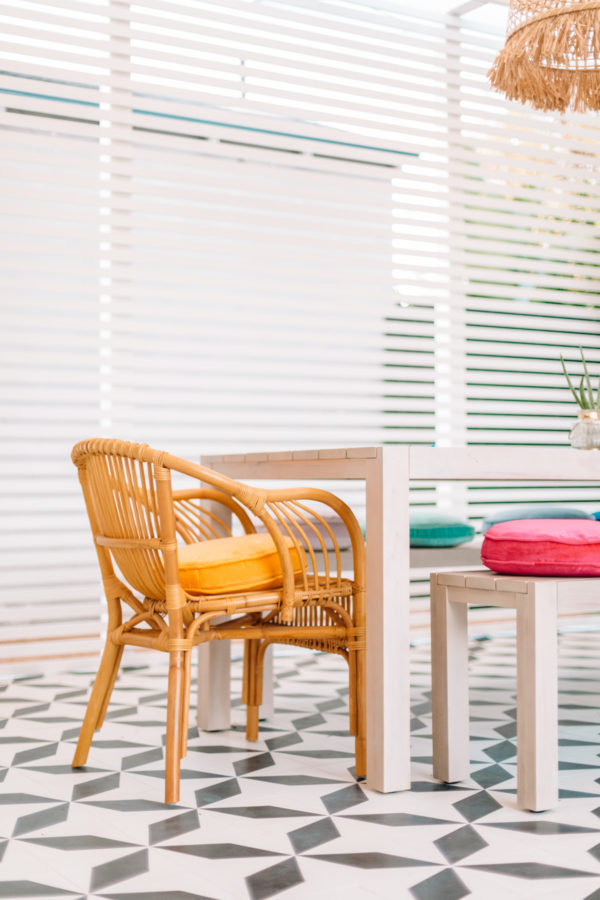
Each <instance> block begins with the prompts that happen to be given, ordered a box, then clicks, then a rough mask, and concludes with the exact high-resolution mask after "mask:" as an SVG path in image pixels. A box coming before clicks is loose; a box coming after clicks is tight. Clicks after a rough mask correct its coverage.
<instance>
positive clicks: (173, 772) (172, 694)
mask: <svg viewBox="0 0 600 900" xmlns="http://www.w3.org/2000/svg"><path fill="white" fill-rule="evenodd" d="M184 656H185V654H184V653H183V652H182V651H180V650H174V651H172V652H171V653H170V654H169V686H168V695H167V734H166V739H165V803H177V801H178V800H179V773H180V760H181V740H182V737H181V721H182V707H183V705H184V701H183V690H184V687H185V671H184V669H185V661H184Z"/></svg>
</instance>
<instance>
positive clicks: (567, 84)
mask: <svg viewBox="0 0 600 900" xmlns="http://www.w3.org/2000/svg"><path fill="white" fill-rule="evenodd" d="M488 78H489V79H490V82H491V85H492V87H493V88H494V89H496V90H498V91H502V92H503V93H504V94H506V96H507V97H508V99H509V100H519V101H521V103H531V104H532V105H533V106H534V107H535V108H536V109H541V110H544V111H547V110H559V111H560V112H566V110H567V109H571V110H573V111H575V112H583V111H584V110H590V109H591V110H596V109H600V2H594V3H589V4H587V6H586V7H582V6H578V7H574V8H571V9H564V8H563V9H559V10H554V11H553V12H550V11H548V12H546V13H545V14H543V15H542V16H541V17H539V18H537V19H534V20H532V21H529V22H526V23H524V24H522V25H520V26H519V27H518V28H516V29H515V30H514V31H513V32H512V33H511V34H509V36H508V37H507V39H506V44H505V46H504V47H503V49H502V50H501V51H500V53H499V54H498V56H497V57H496V59H495V61H494V64H493V66H492V68H491V69H490V71H489V72H488Z"/></svg>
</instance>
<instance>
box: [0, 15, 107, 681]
mask: <svg viewBox="0 0 600 900" xmlns="http://www.w3.org/2000/svg"><path fill="white" fill-rule="evenodd" d="M17 6H18V9H17ZM34 6H35V9H34ZM102 6H103V4H102V3H95V4H94V3H72V4H68V5H67V4H64V7H65V8H64V9H62V10H60V11H59V12H58V14H55V13H54V12H53V11H52V4H48V7H47V14H45V12H44V9H43V7H42V6H41V5H39V4H38V5H34V4H28V3H22V4H18V5H15V4H11V5H10V6H3V7H2V8H1V14H0V35H1V37H0V45H1V56H2V72H1V73H0V130H1V135H0V159H1V162H2V164H1V166H0V180H1V190H0V210H1V215H0V230H1V240H0V284H1V296H2V323H3V327H2V330H1V332H0V345H1V350H0V368H1V370H2V375H1V383H2V398H1V416H2V426H1V430H2V441H1V442H0V454H1V475H0V480H1V484H2V488H1V490H2V501H1V503H0V532H1V547H2V550H1V551H0V567H1V575H0V579H1V583H2V589H1V592H0V617H1V620H2V628H1V636H0V671H7V670H8V671H16V672H26V671H33V670H39V668H40V667H41V666H42V667H43V668H44V669H47V668H49V667H50V668H51V667H52V665H62V666H66V665H76V664H78V663H79V662H81V660H84V659H85V658H86V657H89V656H90V654H94V653H96V652H97V649H98V641H99V635H100V615H99V613H100V605H99V597H100V588H99V579H98V574H97V564H96V562H95V554H94V550H93V547H92V545H91V541H90V538H89V533H88V530H87V518H86V516H85V513H84V510H83V508H82V503H81V491H80V489H79V484H78V481H77V477H76V475H75V473H74V467H73V465H72V463H71V461H70V458H69V449H70V447H71V446H72V445H73V443H74V442H75V441H76V440H78V439H79V438H80V437H81V436H82V435H83V434H90V433H98V432H99V430H100V424H101V423H100V418H101V390H102V373H101V362H102V360H101V353H102V346H103V335H102V330H101V329H102V324H101V306H100V299H99V276H100V269H99V256H98V251H99V224H100V204H99V190H100V175H99V165H98V163H99V153H100V144H99V128H98V100H99V94H100V86H101V81H102V80H103V79H105V78H106V75H107V72H108V69H107V68H106V66H107V60H108V51H107V49H106V48H107V43H108V39H107V35H106V33H102V31H99V30H98V26H99V25H100V24H101V21H102V20H101V19H100V18H99V16H98V11H100V10H101V7H102ZM38 16H39V18H38Z"/></svg>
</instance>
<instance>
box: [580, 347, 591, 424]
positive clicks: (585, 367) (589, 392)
mask: <svg viewBox="0 0 600 900" xmlns="http://www.w3.org/2000/svg"><path fill="white" fill-rule="evenodd" d="M579 352H580V353H581V362H582V363H583V374H584V375H585V383H586V385H587V392H588V397H589V401H590V405H589V407H588V409H593V408H594V392H593V390H592V382H591V381H590V373H589V372H588V367H587V363H586V361H585V356H584V355H583V347H580V348H579Z"/></svg>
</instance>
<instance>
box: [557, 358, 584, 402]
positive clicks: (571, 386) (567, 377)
mask: <svg viewBox="0 0 600 900" xmlns="http://www.w3.org/2000/svg"><path fill="white" fill-rule="evenodd" d="M560 364H561V366H562V370H563V372H564V376H565V378H566V379H567V384H568V385H569V390H570V391H571V393H572V394H573V397H574V399H575V403H576V404H577V406H579V397H578V396H577V391H576V390H575V386H574V385H573V382H572V381H571V378H570V376H569V373H568V372H567V367H566V365H565V360H564V357H563V355H562V353H561V354H560Z"/></svg>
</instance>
